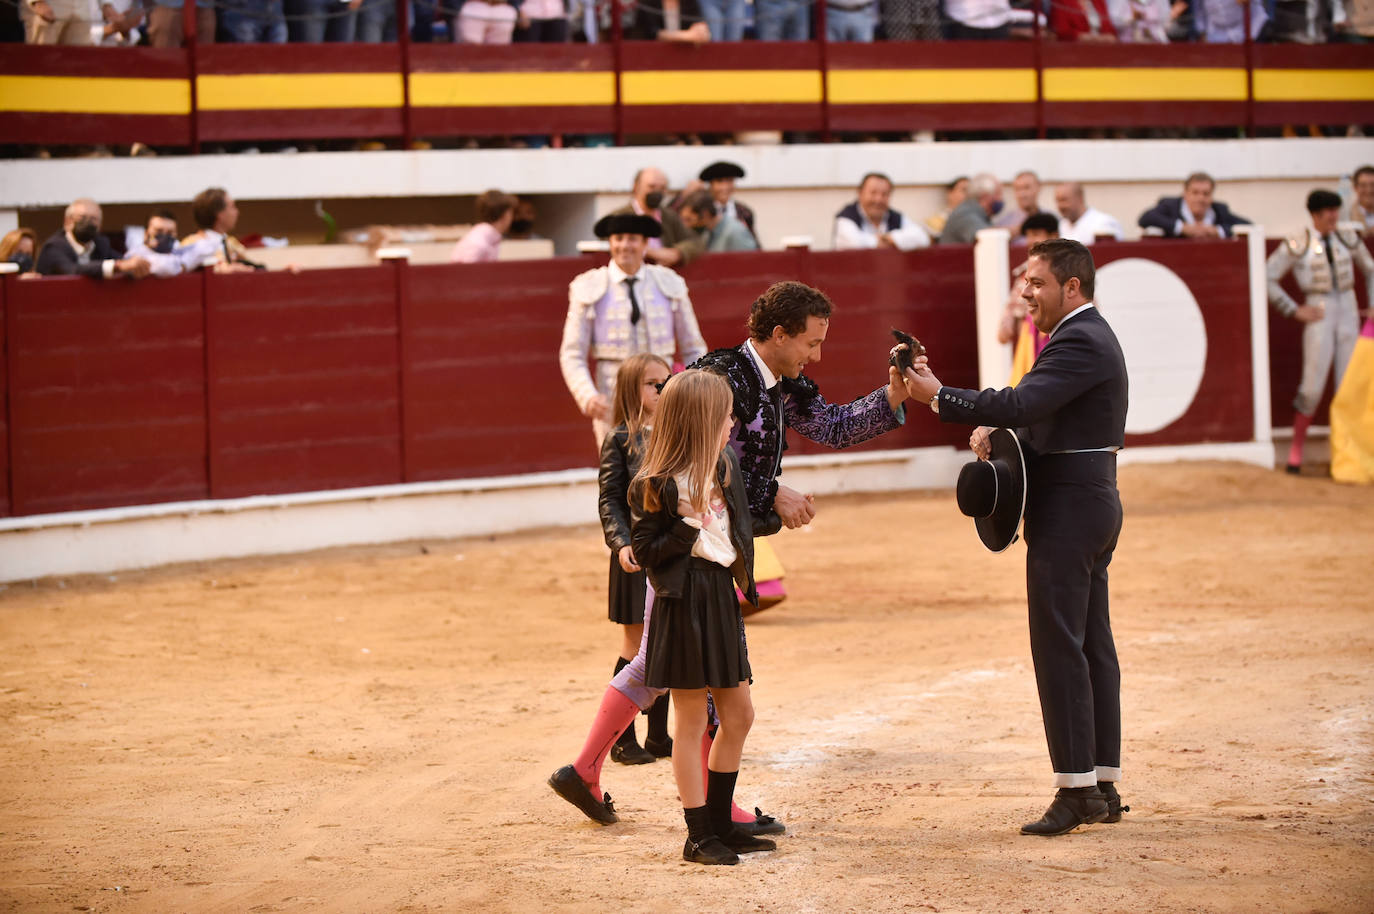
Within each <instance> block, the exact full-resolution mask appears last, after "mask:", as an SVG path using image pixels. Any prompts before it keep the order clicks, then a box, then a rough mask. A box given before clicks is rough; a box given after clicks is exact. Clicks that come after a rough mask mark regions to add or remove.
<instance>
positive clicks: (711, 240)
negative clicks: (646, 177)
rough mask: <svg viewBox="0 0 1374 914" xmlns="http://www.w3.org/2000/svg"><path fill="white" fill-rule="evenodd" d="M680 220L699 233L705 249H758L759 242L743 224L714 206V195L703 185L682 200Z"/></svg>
mask: <svg viewBox="0 0 1374 914" xmlns="http://www.w3.org/2000/svg"><path fill="white" fill-rule="evenodd" d="M682 222H683V224H684V225H686V226H687V227H688V228H689V229H693V230H695V231H696V232H698V233H700V234H701V235H702V237H703V239H704V243H705V245H706V250H708V251H757V250H758V249H759V243H758V242H757V241H755V240H754V236H753V235H751V234H749V230H748V229H747V228H745V227H744V223H743V222H740V221H739V220H738V219H736V218H734V217H733V216H731V215H730V214H728V213H722V212H720V211H719V210H718V209H717V208H716V201H715V198H713V197H712V196H711V192H710V191H709V190H706V189H705V188H703V189H701V190H698V191H695V192H693V193H691V194H688V195H687V199H686V200H684V201H682Z"/></svg>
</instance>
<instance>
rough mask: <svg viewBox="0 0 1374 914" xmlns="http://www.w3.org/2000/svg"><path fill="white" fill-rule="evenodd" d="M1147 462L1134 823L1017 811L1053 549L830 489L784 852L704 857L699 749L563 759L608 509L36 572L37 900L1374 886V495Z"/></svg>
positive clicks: (1221, 894) (1303, 906)
mask: <svg viewBox="0 0 1374 914" xmlns="http://www.w3.org/2000/svg"><path fill="white" fill-rule="evenodd" d="M1122 491H1123V498H1124V501H1125V505H1126V527H1125V531H1124V533H1123V536H1122V540H1121V546H1120V549H1119V551H1118V553H1117V559H1116V563H1115V564H1114V565H1113V569H1112V570H1113V574H1112V584H1113V594H1112V596H1113V615H1114V617H1115V629H1116V632H1117V644H1118V648H1119V651H1120V654H1121V659H1122V667H1123V677H1124V686H1123V701H1124V708H1125V724H1126V740H1125V759H1124V764H1125V767H1126V777H1125V779H1124V780H1123V782H1122V785H1121V787H1122V793H1123V795H1124V796H1125V799H1126V802H1128V803H1129V804H1130V805H1131V806H1132V807H1133V811H1132V812H1130V813H1129V814H1128V815H1127V816H1126V819H1125V821H1124V822H1122V823H1120V824H1117V825H1098V826H1093V827H1091V828H1088V829H1080V830H1079V832H1077V833H1075V834H1073V835H1071V836H1068V837H1065V838H1057V839H1042V838H1029V837H1022V836H1021V835H1019V834H1018V833H1017V828H1018V827H1019V826H1020V825H1021V823H1022V822H1025V821H1029V820H1031V819H1034V818H1036V817H1038V815H1039V814H1040V812H1042V811H1043V809H1044V807H1045V805H1046V804H1047V803H1048V801H1049V799H1050V795H1051V792H1052V791H1051V788H1050V787H1049V786H1048V785H1049V783H1050V781H1049V768H1048V761H1047V758H1046V753H1045V749H1044V740H1043V732H1042V730H1041V725H1040V716H1039V709H1038V705H1037V702H1036V697H1035V689H1034V683H1033V680H1032V675H1031V671H1030V663H1029V649H1028V646H1027V638H1026V622H1025V606H1024V578H1023V558H1024V549H1023V548H1022V547H1021V546H1020V545H1019V544H1018V545H1017V546H1015V547H1013V549H1012V550H1011V551H1010V552H1009V553H1008V554H1006V555H1002V556H993V555H990V554H988V553H987V552H985V551H984V550H983V549H982V547H981V546H980V545H979V544H978V543H977V540H976V537H975V536H974V533H973V529H972V524H971V523H970V522H967V521H965V520H964V519H963V518H962V517H960V516H959V515H958V513H957V511H956V509H955V507H954V504H953V496H952V494H950V493H921V494H906V495H900V496H895V497H874V496H854V497H844V498H838V497H827V498H822V499H821V500H820V505H819V508H820V511H819V515H818V517H817V519H816V522H815V523H814V524H813V525H812V527H811V528H810V529H809V530H808V531H795V532H785V533H784V534H782V535H781V536H779V537H777V538H776V539H775V545H776V548H777V551H778V553H779V554H780V556H781V557H782V559H783V561H784V562H785V563H786V565H787V568H788V571H789V575H788V584H789V587H790V589H791V592H792V594H793V596H792V597H791V598H790V599H789V600H788V601H787V602H786V603H784V604H783V605H782V606H780V607H777V608H775V609H772V610H769V611H767V612H765V613H763V614H761V615H759V616H756V617H754V619H752V620H751V621H750V624H749V639H750V648H751V651H750V653H751V656H752V659H753V662H754V668H755V675H756V677H757V679H756V684H755V689H754V699H755V704H756V706H757V709H758V720H757V724H756V725H755V729H754V731H753V734H752V735H751V737H750V740H749V745H748V746H747V747H746V750H745V765H744V770H743V773H742V776H741V779H740V789H739V799H740V801H741V803H747V804H749V805H759V806H762V807H763V808H764V810H765V811H768V812H771V813H774V814H776V815H778V816H780V817H782V818H783V819H785V820H786V822H787V823H788V833H787V835H786V836H784V837H783V838H782V839H781V840H780V848H779V850H778V851H777V852H776V853H772V854H763V855H756V856H753V857H747V858H745V861H744V863H743V864H742V865H741V866H738V867H734V868H727V867H714V868H703V867H697V866H693V865H690V864H686V863H683V862H682V861H681V859H680V857H679V854H680V851H681V847H682V835H683V827H682V822H681V815H680V810H679V808H678V807H677V806H676V801H675V793H674V789H673V785H672V777H671V771H670V769H669V766H668V765H667V764H666V763H663V762H660V763H658V764H654V765H646V766H642V767H637V768H627V767H623V766H619V765H615V764H608V765H607V768H606V771H605V773H604V777H603V782H604V784H605V786H606V788H607V789H608V790H609V791H610V792H611V793H612V795H613V796H614V797H615V800H616V805H617V807H618V809H619V810H620V812H621V818H622V821H621V823H620V824H618V825H615V826H612V827H609V828H603V827H600V826H597V825H594V824H592V823H591V822H589V821H587V820H585V819H583V818H582V817H581V815H580V814H578V813H577V812H576V811H575V810H574V809H573V808H572V807H571V806H569V805H567V804H566V803H564V802H563V801H562V800H560V799H558V798H557V797H556V796H555V795H554V794H553V793H552V792H551V791H550V789H549V788H548V787H547V786H546V785H545V783H544V781H545V778H546V777H548V775H549V774H550V772H552V771H553V770H554V769H555V768H556V767H558V766H559V765H562V764H564V763H566V762H568V761H571V759H572V757H573V756H574V754H575V753H576V750H577V749H578V747H579V746H580V744H581V741H582V738H583V735H584V733H585V730H586V726H587V724H588V722H589V720H590V718H591V715H592V713H593V711H594V710H595V707H596V703H597V701H598V700H599V697H600V695H601V692H602V690H603V689H604V687H605V684H606V681H607V679H608V677H609V675H610V672H611V663H612V660H613V655H614V650H615V649H614V647H613V645H614V643H615V640H614V639H615V637H616V635H615V632H614V631H613V628H612V626H611V625H610V623H608V622H606V621H605V608H604V606H605V603H604V596H603V591H604V587H605V567H606V559H605V550H604V546H602V544H601V543H600V535H599V531H598V530H597V529H595V528H594V527H592V526H587V527H582V528H579V529H576V530H573V531H570V532H569V531H559V532H547V533H536V534H529V535H514V536H501V537H495V538H491V539H484V540H477V541H461V542H459V541H452V542H427V543H425V544H423V545H420V544H407V545H404V546H396V547H383V548H368V549H350V550H335V551H330V552H325V553H317V554H311V555H307V556H302V557H292V558H273V559H262V560H253V561H238V562H225V563H216V564H207V565H203V566H182V567H177V568H171V569H161V570H156V571H151V572H143V573H131V574H121V575H118V576H116V577H111V578H108V579H107V578H106V577H97V578H87V579H79V580H66V581H45V582H40V583H38V584H37V585H36V586H33V585H29V584H23V585H10V586H9V587H8V588H6V589H5V590H4V592H3V593H0V655H2V656H3V661H2V662H0V710H2V711H3V729H0V809H2V810H3V816H0V908H3V909H4V910H22V911H39V912H70V911H118V912H123V911H149V912H172V911H194V912H202V911H226V912H265V911H337V912H399V911H433V912H440V911H443V912H448V911H483V912H531V911H567V912H602V911H606V912H615V911H633V910H652V911H662V912H668V911H683V912H702V911H709V912H721V914H731V912H744V911H765V912H775V911H777V912H793V911H795V912H801V911H814V912H827V914H828V912H847V911H853V912H863V914H870V912H884V911H944V912H953V911H988V912H1041V911H1067V910H1083V911H1093V912H1174V911H1236V912H1242V911H1244V912H1249V911H1301V912H1315V911H1321V912H1337V911H1352V912H1367V911H1370V910H1374V717H1372V716H1371V712H1372V710H1374V690H1371V686H1370V679H1371V671H1372V670H1374V665H1372V664H1371V661H1374V624H1372V623H1374V596H1371V592H1374V587H1371V577H1374V575H1372V572H1374V563H1371V557H1374V489H1355V488H1348V487H1340V486H1336V485H1334V484H1332V483H1330V482H1327V481H1323V480H1320V479H1313V478H1302V479H1294V478H1290V477H1286V476H1284V475H1282V474H1278V473H1269V472H1263V471H1260V470H1257V469H1254V468H1251V467H1242V466H1236V465H1227V464H1211V465H1191V466H1163V467H1144V466H1137V467H1129V468H1127V469H1126V470H1124V471H1123V474H1122ZM639 726H640V732H641V734H642V732H643V725H642V723H641V724H640V725H639Z"/></svg>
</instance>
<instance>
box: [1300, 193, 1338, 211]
mask: <svg viewBox="0 0 1374 914" xmlns="http://www.w3.org/2000/svg"><path fill="white" fill-rule="evenodd" d="M1340 208H1341V195H1340V194H1336V193H1332V192H1331V191H1329V190H1314V191H1312V193H1310V194H1308V195H1307V211H1308V212H1309V213H1319V212H1321V211H1322V210H1324V209H1340Z"/></svg>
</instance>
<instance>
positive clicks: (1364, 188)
mask: <svg viewBox="0 0 1374 914" xmlns="http://www.w3.org/2000/svg"><path fill="white" fill-rule="evenodd" d="M1352 180H1353V181H1354V183H1355V198H1354V199H1353V200H1351V201H1350V203H1349V205H1348V206H1346V208H1345V211H1344V212H1343V213H1341V221H1342V222H1354V223H1356V224H1357V225H1359V227H1360V233H1361V234H1363V235H1364V236H1365V237H1366V238H1369V237H1371V236H1374V165H1361V166H1360V167H1359V168H1357V169H1355V174H1354V175H1353V176H1352Z"/></svg>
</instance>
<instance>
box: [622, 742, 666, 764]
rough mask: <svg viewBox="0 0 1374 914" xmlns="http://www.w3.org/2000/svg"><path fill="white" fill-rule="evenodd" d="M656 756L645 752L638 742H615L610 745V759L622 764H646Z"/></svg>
mask: <svg viewBox="0 0 1374 914" xmlns="http://www.w3.org/2000/svg"><path fill="white" fill-rule="evenodd" d="M657 758H658V756H656V755H654V754H652V753H650V752H645V751H644V749H643V748H642V747H641V746H640V745H639V743H616V744H615V745H614V746H612V747H611V761H613V762H619V763H620V764H622V765H647V764H649V763H650V762H653V761H655V760H657Z"/></svg>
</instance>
